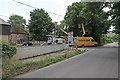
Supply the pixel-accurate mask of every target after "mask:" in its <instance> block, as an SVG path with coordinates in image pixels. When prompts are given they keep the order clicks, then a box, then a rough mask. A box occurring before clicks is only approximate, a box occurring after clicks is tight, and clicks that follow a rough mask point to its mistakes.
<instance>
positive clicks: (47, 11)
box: [12, 0, 63, 17]
mask: <svg viewBox="0 0 120 80" xmlns="http://www.w3.org/2000/svg"><path fill="white" fill-rule="evenodd" d="M12 1H14V2H17V3H19V4H22V5H25V6H28V7H31V8H35V9H36V8H37V7H33V6H31V5H28V4H26V3H23V2H19V1H16V0H12ZM47 12H48V13H50V14H54V15H56V16H61V17H63V16H62V15H59V14H56V13H53V12H49V11H47Z"/></svg>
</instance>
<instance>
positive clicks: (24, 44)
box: [22, 42, 33, 46]
mask: <svg viewBox="0 0 120 80" xmlns="http://www.w3.org/2000/svg"><path fill="white" fill-rule="evenodd" d="M32 45H33V44H32V43H29V42H23V43H22V46H32Z"/></svg>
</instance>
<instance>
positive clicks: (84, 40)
mask: <svg viewBox="0 0 120 80" xmlns="http://www.w3.org/2000/svg"><path fill="white" fill-rule="evenodd" d="M73 39H74V41H73V44H74V46H97V45H98V43H97V42H96V41H95V40H94V39H93V38H92V37H74V38H73Z"/></svg>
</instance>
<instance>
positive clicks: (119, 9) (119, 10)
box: [111, 1, 120, 45]
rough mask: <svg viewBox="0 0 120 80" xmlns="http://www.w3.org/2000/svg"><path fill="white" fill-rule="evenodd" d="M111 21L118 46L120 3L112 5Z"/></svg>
mask: <svg viewBox="0 0 120 80" xmlns="http://www.w3.org/2000/svg"><path fill="white" fill-rule="evenodd" d="M111 11H112V21H113V26H115V33H117V34H119V39H118V40H119V45H120V1H119V2H115V3H113V7H112V10H111Z"/></svg>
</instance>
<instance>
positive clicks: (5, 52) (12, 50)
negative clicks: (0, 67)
mask: <svg viewBox="0 0 120 80" xmlns="http://www.w3.org/2000/svg"><path fill="white" fill-rule="evenodd" d="M0 44H2V57H9V58H11V57H12V56H13V55H15V54H16V50H17V49H16V47H14V46H11V45H10V44H9V43H6V42H4V41H1V42H0Z"/></svg>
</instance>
